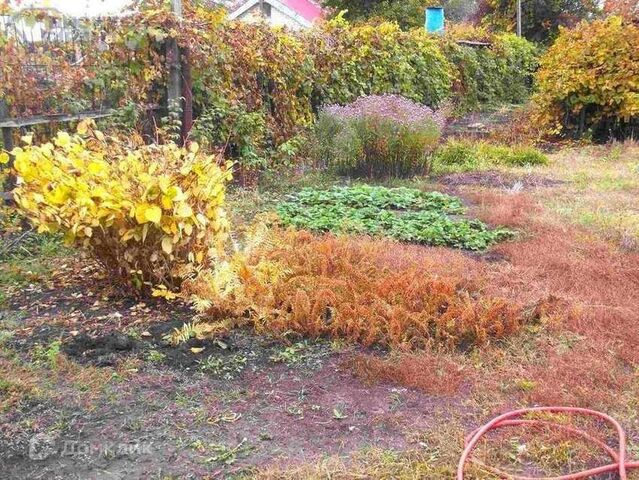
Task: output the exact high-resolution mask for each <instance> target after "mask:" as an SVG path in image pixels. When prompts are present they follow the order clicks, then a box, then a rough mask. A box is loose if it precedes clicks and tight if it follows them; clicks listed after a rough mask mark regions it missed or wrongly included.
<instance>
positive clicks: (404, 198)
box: [277, 185, 512, 250]
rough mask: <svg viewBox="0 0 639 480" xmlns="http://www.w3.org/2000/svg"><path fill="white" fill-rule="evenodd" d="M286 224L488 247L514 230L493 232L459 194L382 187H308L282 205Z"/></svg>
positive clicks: (281, 209)
mask: <svg viewBox="0 0 639 480" xmlns="http://www.w3.org/2000/svg"><path fill="white" fill-rule="evenodd" d="M277 213H278V215H279V217H280V220H281V222H282V224H283V225H291V226H294V227H296V228H300V229H305V230H310V231H312V232H335V233H354V234H364V235H372V236H377V237H379V236H386V237H391V238H394V239H396V240H401V241H404V242H412V243H421V244H427V245H437V246H449V247H456V248H464V249H468V250H482V249H485V248H486V247H488V246H489V245H491V244H493V243H495V242H497V241H499V240H503V239H505V238H508V237H509V236H511V235H512V232H510V231H507V230H503V229H495V230H490V229H489V228H488V227H487V226H486V225H485V224H483V223H482V222H480V221H477V220H466V219H454V218H452V217H451V215H459V214H462V213H464V208H463V206H462V204H461V201H460V200H459V199H458V198H455V197H451V196H449V195H445V194H442V193H439V192H422V191H420V190H416V189H410V188H395V189H388V188H386V187H376V186H368V185H362V186H355V187H333V188H332V189H329V190H314V189H303V190H301V191H300V192H298V193H297V194H296V195H294V196H293V197H292V198H291V199H290V200H289V201H288V202H285V203H282V204H280V205H279V207H278V208H277Z"/></svg>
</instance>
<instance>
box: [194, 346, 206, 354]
mask: <svg viewBox="0 0 639 480" xmlns="http://www.w3.org/2000/svg"><path fill="white" fill-rule="evenodd" d="M191 351H192V352H193V353H195V354H198V353H202V352H203V351H204V347H191Z"/></svg>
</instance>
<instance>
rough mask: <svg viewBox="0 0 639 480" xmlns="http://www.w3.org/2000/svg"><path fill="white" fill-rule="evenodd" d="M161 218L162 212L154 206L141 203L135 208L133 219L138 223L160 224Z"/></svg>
mask: <svg viewBox="0 0 639 480" xmlns="http://www.w3.org/2000/svg"><path fill="white" fill-rule="evenodd" d="M161 218H162V210H161V209H160V207H158V206H156V205H150V204H148V203H141V204H140V205H138V206H137V207H135V219H136V220H137V222H138V223H140V224H142V223H146V222H153V223H160V219H161Z"/></svg>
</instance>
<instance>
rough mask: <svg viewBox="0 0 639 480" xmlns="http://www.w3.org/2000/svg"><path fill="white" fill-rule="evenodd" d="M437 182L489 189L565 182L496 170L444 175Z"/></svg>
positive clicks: (556, 184) (540, 185)
mask: <svg viewBox="0 0 639 480" xmlns="http://www.w3.org/2000/svg"><path fill="white" fill-rule="evenodd" d="M437 181H438V182H439V183H441V184H443V185H446V186H448V187H461V186H468V185H472V186H479V187H488V188H506V189H512V188H517V185H519V186H520V187H522V188H531V187H555V186H558V185H561V184H563V183H565V182H563V181H561V180H556V179H554V178H548V177H542V176H539V175H534V174H526V175H513V174H509V173H504V172H498V171H496V170H487V171H483V172H467V173H451V174H448V175H443V176H441V177H439V178H438V179H437Z"/></svg>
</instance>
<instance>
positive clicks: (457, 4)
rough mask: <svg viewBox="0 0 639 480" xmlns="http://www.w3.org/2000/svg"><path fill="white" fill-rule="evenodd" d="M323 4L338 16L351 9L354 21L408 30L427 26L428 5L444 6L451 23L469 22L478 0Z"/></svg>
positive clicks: (327, 0)
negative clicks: (381, 22) (386, 23)
mask: <svg viewBox="0 0 639 480" xmlns="http://www.w3.org/2000/svg"><path fill="white" fill-rule="evenodd" d="M323 4H324V6H326V7H330V8H333V9H334V11H335V12H336V13H338V12H340V11H343V10H348V11H347V13H346V15H345V18H346V19H348V20H351V21H359V20H368V19H374V18H381V19H384V20H391V21H394V22H397V23H398V24H399V25H400V26H401V27H402V28H404V29H407V28H415V27H422V26H423V25H424V11H425V9H426V7H429V6H443V7H444V8H445V10H446V18H447V19H448V20H451V21H454V22H459V21H463V20H466V19H468V18H469V17H470V16H472V15H473V13H474V11H475V6H476V0H443V1H438V0H354V1H353V0H324V2H323Z"/></svg>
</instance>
